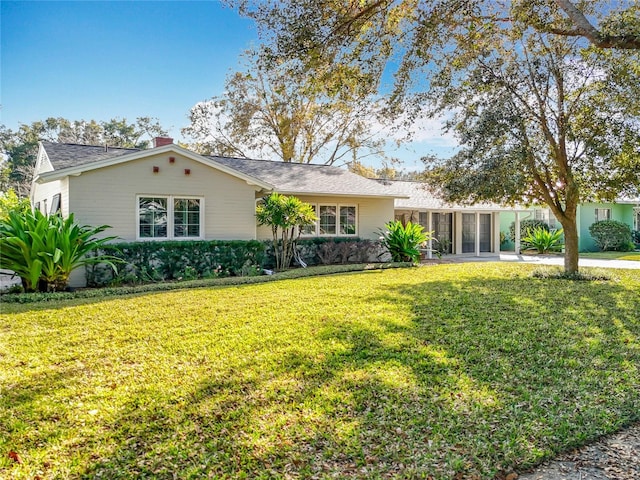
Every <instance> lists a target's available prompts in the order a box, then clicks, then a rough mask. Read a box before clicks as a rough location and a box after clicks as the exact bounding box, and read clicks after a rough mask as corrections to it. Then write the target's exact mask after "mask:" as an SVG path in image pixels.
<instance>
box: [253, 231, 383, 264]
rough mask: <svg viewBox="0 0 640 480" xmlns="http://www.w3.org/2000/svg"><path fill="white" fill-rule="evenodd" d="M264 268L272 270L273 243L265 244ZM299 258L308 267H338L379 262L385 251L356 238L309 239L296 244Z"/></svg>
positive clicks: (368, 241)
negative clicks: (339, 265) (340, 265)
mask: <svg viewBox="0 0 640 480" xmlns="http://www.w3.org/2000/svg"><path fill="white" fill-rule="evenodd" d="M265 244H266V258H265V261H264V264H263V265H264V267H266V268H271V269H273V268H274V267H275V257H274V253H273V242H265ZM296 249H297V251H298V255H299V257H300V258H301V259H302V260H303V261H304V262H305V263H306V264H307V265H308V266H310V267H311V266H314V265H338V264H349V263H367V262H379V261H381V257H382V256H383V255H384V254H385V252H386V250H385V249H384V247H383V246H382V244H381V243H380V242H378V241H373V240H362V239H360V238H358V237H310V238H302V239H300V240H298V241H297V242H296Z"/></svg>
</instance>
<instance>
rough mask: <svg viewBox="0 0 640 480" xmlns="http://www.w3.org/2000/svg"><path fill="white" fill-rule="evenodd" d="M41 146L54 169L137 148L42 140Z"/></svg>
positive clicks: (128, 151) (77, 164)
mask: <svg viewBox="0 0 640 480" xmlns="http://www.w3.org/2000/svg"><path fill="white" fill-rule="evenodd" d="M42 146H43V147H44V150H45V151H46V152H47V156H48V157H49V161H50V162H51V165H53V168H54V169H55V170H62V169H63V168H68V167H77V166H80V165H87V164H89V163H94V162H98V161H100V160H106V159H109V158H116V157H121V156H122V155H127V154H129V153H133V152H137V151H139V150H140V149H139V148H119V147H108V148H106V149H105V147H104V146H95V145H78V144H75V143H53V142H48V141H45V140H43V141H42Z"/></svg>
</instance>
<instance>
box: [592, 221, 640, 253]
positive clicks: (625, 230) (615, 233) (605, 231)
mask: <svg viewBox="0 0 640 480" xmlns="http://www.w3.org/2000/svg"><path fill="white" fill-rule="evenodd" d="M589 233H590V234H591V237H592V238H593V239H594V240H595V242H596V245H598V248H600V250H602V251H607V250H615V251H619V252H628V251H630V250H633V249H634V248H635V246H634V245H633V241H632V237H631V228H630V227H629V225H627V224H626V223H622V222H619V221H617V220H601V221H599V222H595V223H592V224H591V226H590V227H589Z"/></svg>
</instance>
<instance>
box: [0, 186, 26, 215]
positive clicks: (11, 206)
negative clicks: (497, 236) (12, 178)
mask: <svg viewBox="0 0 640 480" xmlns="http://www.w3.org/2000/svg"><path fill="white" fill-rule="evenodd" d="M29 210H31V204H30V203H29V199H28V198H20V197H18V195H16V192H15V190H13V189H12V188H10V189H9V190H7V191H6V192H4V193H0V221H2V220H6V219H7V218H9V212H14V211H15V212H21V213H26V212H28V211H29Z"/></svg>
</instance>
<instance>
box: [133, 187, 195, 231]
mask: <svg viewBox="0 0 640 480" xmlns="http://www.w3.org/2000/svg"><path fill="white" fill-rule="evenodd" d="M203 213H204V209H203V199H202V198H200V197H182V196H180V197H178V196H175V197H174V196H172V195H168V196H160V195H154V196H138V220H137V221H138V238H139V239H140V240H147V239H148V240H153V239H162V240H171V239H182V238H185V239H187V238H188V239H197V238H202V236H203V235H202V232H203Z"/></svg>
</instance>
